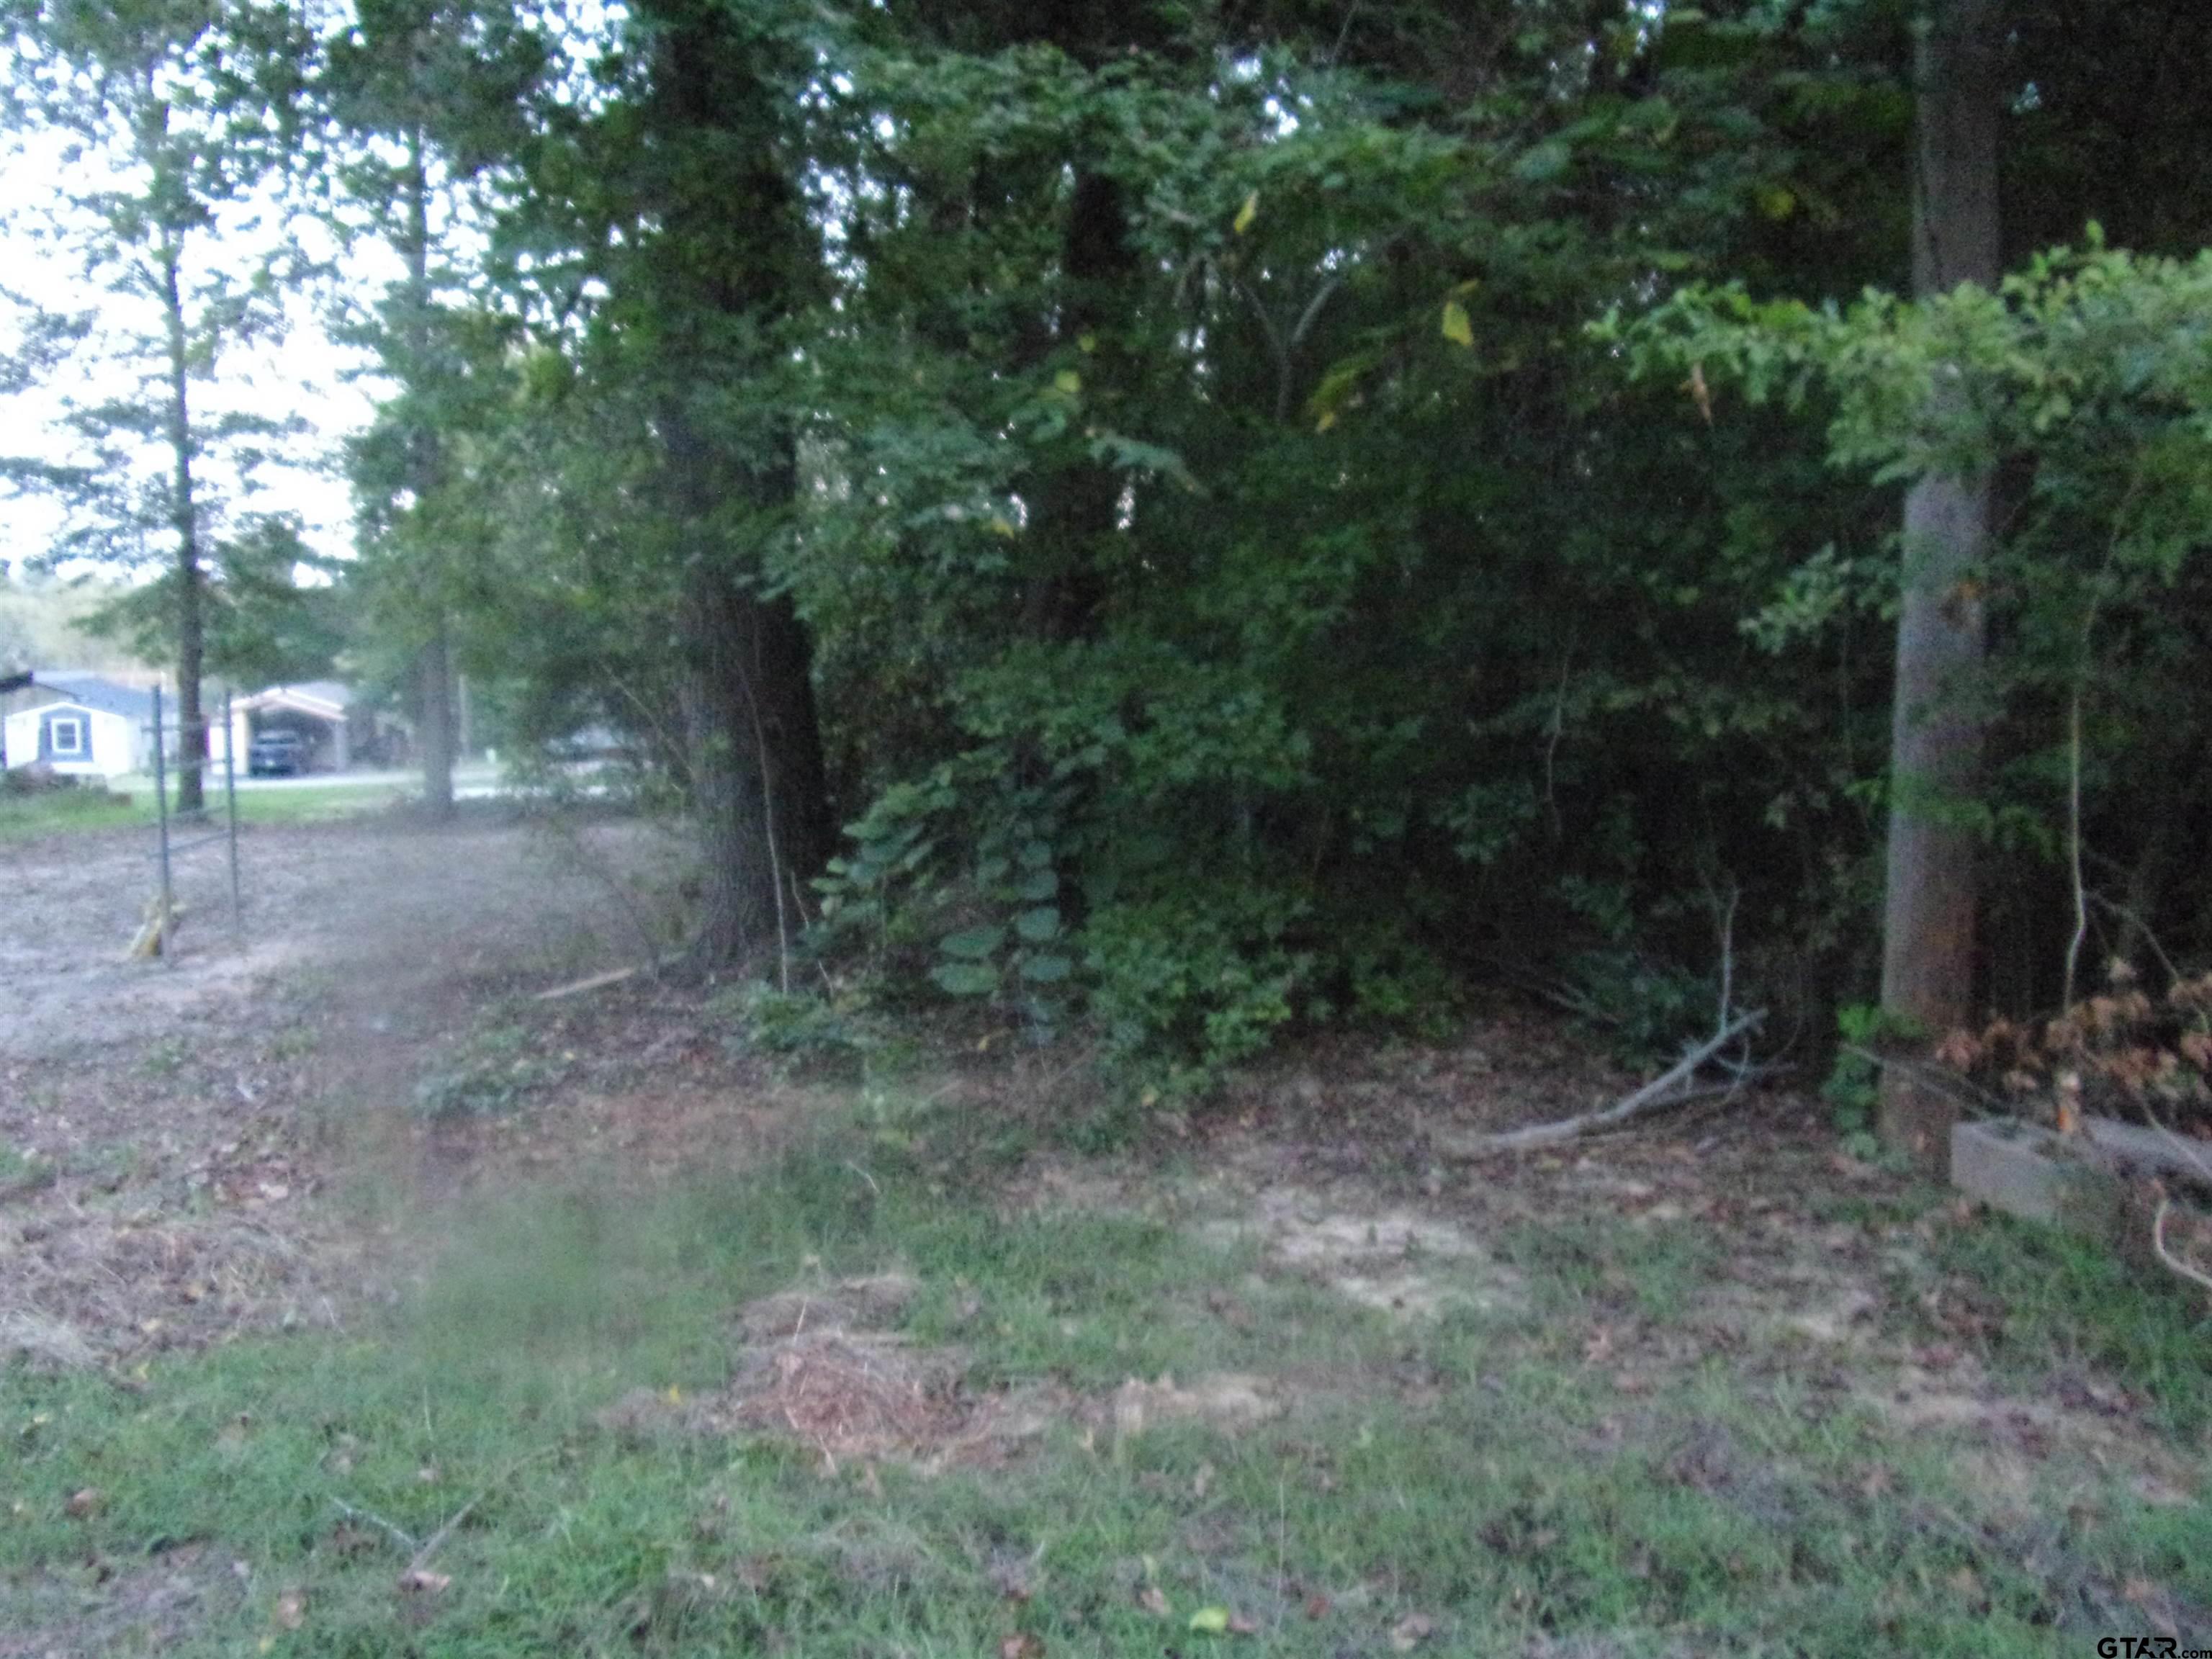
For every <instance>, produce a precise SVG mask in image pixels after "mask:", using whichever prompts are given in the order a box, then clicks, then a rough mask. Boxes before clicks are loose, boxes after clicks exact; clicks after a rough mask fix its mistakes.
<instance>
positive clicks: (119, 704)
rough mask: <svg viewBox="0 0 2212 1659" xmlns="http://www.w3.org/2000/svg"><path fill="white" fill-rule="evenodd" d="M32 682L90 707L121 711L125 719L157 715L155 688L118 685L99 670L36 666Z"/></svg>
mask: <svg viewBox="0 0 2212 1659" xmlns="http://www.w3.org/2000/svg"><path fill="white" fill-rule="evenodd" d="M31 684H33V685H44V686H48V687H51V688H52V690H56V691H58V692H60V693H61V694H62V695H63V696H65V697H67V698H68V699H69V700H70V702H79V703H82V704H83V705H84V706H85V707H86V708H97V709H98V710H100V712H101V713H102V714H120V715H122V716H123V717H124V718H125V720H152V719H153V718H154V694H153V693H152V692H150V691H141V690H138V688H137V687H136V686H134V685H118V684H115V682H114V681H112V680H104V679H102V678H100V676H99V675H97V674H56V673H49V672H47V671H44V670H33V672H32V675H31Z"/></svg>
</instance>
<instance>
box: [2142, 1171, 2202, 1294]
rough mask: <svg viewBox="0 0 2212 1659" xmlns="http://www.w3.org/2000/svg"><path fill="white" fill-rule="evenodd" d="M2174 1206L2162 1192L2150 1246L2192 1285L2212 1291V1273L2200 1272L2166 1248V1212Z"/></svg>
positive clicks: (2152, 1221)
mask: <svg viewBox="0 0 2212 1659" xmlns="http://www.w3.org/2000/svg"><path fill="white" fill-rule="evenodd" d="M2172 1207H2173V1200H2172V1199H2170V1198H2167V1197H2165V1196H2164V1195H2163V1194H2161V1195H2160V1198H2159V1200H2158V1214H2157V1215H2156V1216H2154V1218H2152V1220H2151V1224H2150V1247H2151V1249H2154V1250H2155V1251H2157V1252H2158V1259H2159V1260H2160V1261H2161V1262H2163V1263H2165V1265H2166V1267H2168V1268H2170V1269H2171V1270H2172V1271H2173V1272H2174V1273H2179V1274H2180V1275H2181V1276H2182V1277H2183V1278H2184V1279H2187V1280H2188V1281H2189V1282H2190V1283H2191V1284H2192V1285H2203V1287H2204V1288H2205V1289H2206V1290H2208V1291H2212V1273H2200V1272H2198V1271H2197V1269H2196V1268H2194V1267H2191V1266H2190V1265H2189V1264H2188V1263H2187V1262H2186V1261H2182V1260H2181V1259H2180V1258H2179V1257H2178V1256H2176V1255H2174V1254H2173V1253H2172V1251H2171V1250H2169V1249H2166V1212H2167V1211H2168V1210H2171V1209H2172Z"/></svg>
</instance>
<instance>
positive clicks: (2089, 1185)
mask: <svg viewBox="0 0 2212 1659" xmlns="http://www.w3.org/2000/svg"><path fill="white" fill-rule="evenodd" d="M1951 1184H1952V1185H1953V1186H1954V1187H1956V1188H1958V1189H1959V1190H1960V1192H1962V1193H1966V1194H1969V1195H1970V1196H1972V1197H1974V1198H1978V1199H1979V1200H1982V1202H1984V1204H1987V1205H1990V1206H1992V1207H1993V1208H1996V1209H2000V1210H2003V1211H2006V1212H2009V1213H2011V1214H2013V1215H2017V1216H2024V1217H2026V1218H2027V1219H2028V1220H2030V1221H2050V1222H2069V1223H2072V1222H2078V1221H2081V1220H2082V1219H2084V1218H2087V1217H2088V1216H2092V1215H2093V1214H2094V1213H2095V1212H2097V1210H2098V1209H2099V1208H2100V1207H2101V1206H2102V1205H2103V1204H2105V1203H2108V1202H2109V1201H2110V1193H2109V1188H2110V1187H2111V1177H2110V1176H2107V1175H2106V1173H2105V1172H2104V1171H2103V1170H2100V1169H2097V1168H2095V1167H2094V1166H2093V1165H2091V1164H2087V1163H2085V1162H2084V1161H2083V1160H2082V1159H2081V1158H2080V1157H2078V1156H2076V1155H2075V1151H2074V1149H2073V1147H2072V1146H2069V1143H2068V1142H2066V1141H2065V1140H2063V1139H2061V1138H2060V1137H2059V1136H2058V1135H2057V1133H2054V1132H2053V1131H2051V1130H2049V1129H2045V1128H2042V1127H2039V1126H2037V1125H2035V1124H2033V1123H2022V1122H2020V1121H2017V1120H2015V1119H2012V1118H1986V1119H1967V1120H1963V1121H1960V1122H1959V1123H1957V1124H1955V1125H1954V1126H1953V1127H1952V1130H1951Z"/></svg>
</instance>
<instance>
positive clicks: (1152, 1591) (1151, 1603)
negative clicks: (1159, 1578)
mask: <svg viewBox="0 0 2212 1659" xmlns="http://www.w3.org/2000/svg"><path fill="white" fill-rule="evenodd" d="M1137 1605H1138V1606H1139V1607H1142V1608H1143V1609H1144V1610H1145V1611H1146V1613H1151V1614H1152V1617H1153V1618H1155V1619H1165V1618H1167V1617H1168V1616H1169V1615H1170V1613H1172V1612H1173V1611H1174V1609H1173V1608H1171V1607H1169V1606H1168V1598H1167V1594H1166V1592H1165V1591H1164V1590H1162V1589H1160V1587H1159V1586H1158V1584H1147V1585H1146V1586H1145V1587H1144V1589H1140V1590H1139V1591H1138V1592H1137Z"/></svg>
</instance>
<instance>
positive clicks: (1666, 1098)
mask: <svg viewBox="0 0 2212 1659" xmlns="http://www.w3.org/2000/svg"><path fill="white" fill-rule="evenodd" d="M1765 1018H1766V1011H1765V1009H1764V1008H1759V1009H1754V1010H1753V1011H1752V1012H1749V1013H1747V1014H1738V1015H1737V1016H1736V1017H1735V1018H1734V1019H1731V1020H1729V1021H1728V1022H1727V1023H1726V1024H1723V1026H1722V1027H1721V1029H1720V1030H1718V1031H1717V1032H1715V1033H1714V1034H1713V1035H1712V1036H1710V1037H1708V1038H1707V1039H1706V1040H1705V1042H1701V1043H1699V1045H1698V1046H1697V1047H1696V1048H1692V1049H1691V1050H1690V1051H1689V1053H1687V1054H1684V1055H1683V1056H1682V1057H1681V1059H1680V1060H1676V1061H1675V1062H1674V1064H1673V1065H1672V1066H1668V1068H1667V1069H1666V1070H1665V1071H1664V1072H1662V1073H1660V1074H1659V1075H1658V1076H1657V1077H1656V1078H1653V1079H1651V1081H1650V1082H1649V1083H1647V1084H1645V1085H1644V1086H1643V1087H1642V1088H1640V1089H1638V1090H1636V1091H1634V1092H1633V1093H1631V1094H1627V1095H1624V1096H1622V1097H1621V1098H1620V1099H1619V1100H1617V1101H1615V1102H1613V1104H1612V1105H1610V1106H1607V1107H1603V1108H1601V1109H1599V1110H1597V1111H1594V1112H1583V1113H1582V1114H1580V1115H1578V1116H1575V1117H1569V1118H1561V1119H1559V1121H1557V1122H1553V1123H1534V1124H1531V1125H1529V1126H1528V1127H1527V1128H1525V1129H1510V1130H1508V1131H1506V1132H1505V1133H1503V1134H1494V1135H1482V1136H1479V1137H1477V1138H1475V1139H1472V1140H1465V1141H1462V1142H1460V1143H1459V1144H1458V1145H1456V1146H1445V1147H1444V1148H1443V1151H1444V1152H1447V1153H1449V1155H1451V1156H1453V1157H1457V1158H1486V1157H1488V1156H1490V1155H1491V1154H1492V1153H1495V1152H1526V1151H1528V1149H1529V1148H1531V1147H1534V1146H1557V1145H1559V1143H1560V1142H1562V1141H1567V1140H1574V1139H1578V1138H1579V1137H1581V1136H1583V1135H1586V1134H1590V1133H1595V1132H1596V1131H1598V1130H1601V1129H1612V1128H1617V1127H1620V1125H1621V1124H1623V1123H1626V1122H1628V1121H1630V1120H1631V1119H1632V1118H1637V1117H1641V1116H1643V1115H1644V1114H1645V1113H1647V1112H1653V1111H1656V1110H1658V1109H1660V1108H1661V1107H1662V1106H1673V1105H1678V1104H1680V1103H1681V1102H1683V1101H1686V1100H1688V1099H1691V1098H1692V1097H1693V1096H1694V1095H1696V1094H1698V1093H1701V1092H1705V1091H1698V1090H1693V1089H1692V1088H1691V1087H1690V1086H1689V1085H1690V1080H1691V1079H1692V1078H1694V1077H1695V1076H1696V1075H1697V1074H1698V1073H1699V1070H1700V1069H1701V1068H1702V1067H1704V1066H1705V1064H1706V1063H1707V1062H1708V1061H1710V1060H1711V1059H1712V1058H1713V1057H1714V1056H1715V1055H1716V1054H1719V1053H1720V1052H1721V1050H1722V1049H1723V1048H1727V1047H1728V1046H1729V1044H1730V1043H1732V1042H1735V1041H1736V1040H1737V1039H1738V1038H1740V1037H1743V1036H1748V1035H1749V1034H1750V1033H1751V1032H1753V1031H1754V1030H1758V1028H1759V1025H1760V1024H1763V1023H1764V1022H1765ZM1741 1083H1742V1079H1741V1078H1739V1079H1737V1080H1736V1082H1735V1083H1734V1084H1732V1085H1729V1086H1730V1087H1732V1088H1734V1087H1741Z"/></svg>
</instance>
